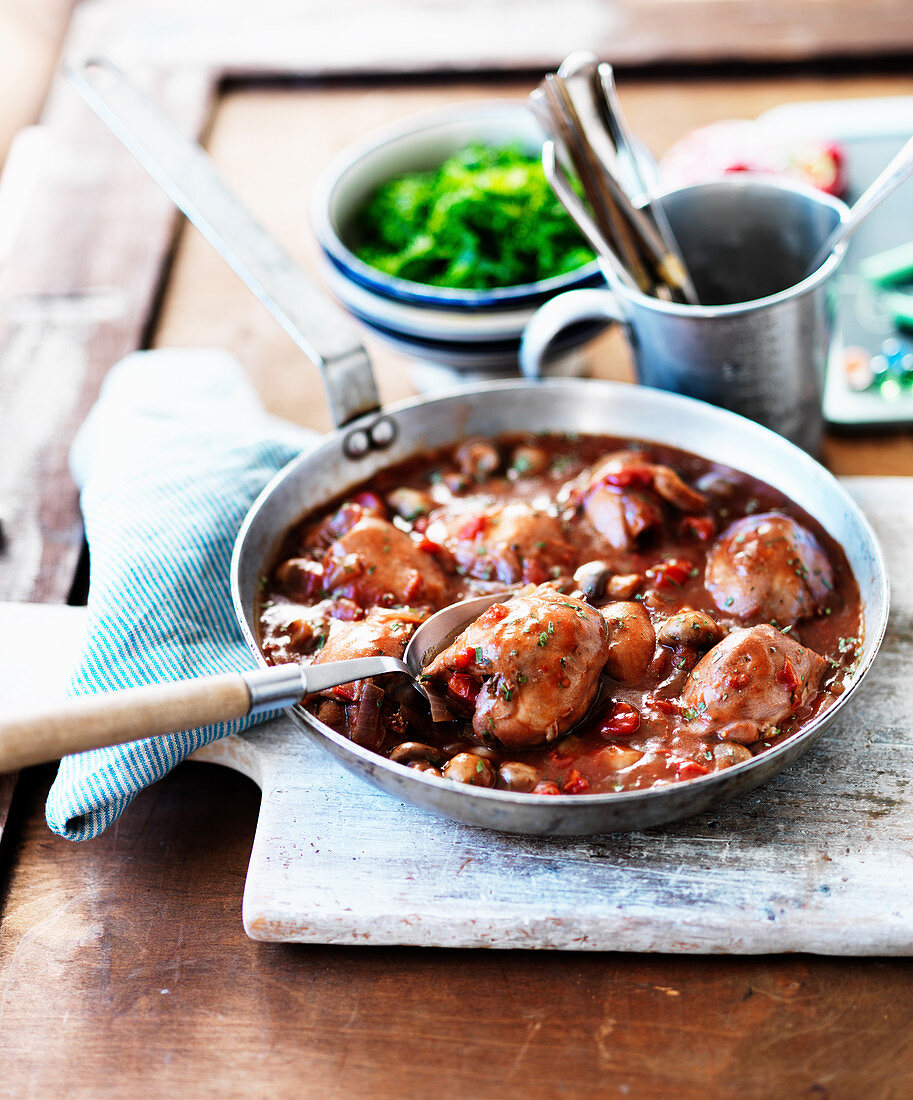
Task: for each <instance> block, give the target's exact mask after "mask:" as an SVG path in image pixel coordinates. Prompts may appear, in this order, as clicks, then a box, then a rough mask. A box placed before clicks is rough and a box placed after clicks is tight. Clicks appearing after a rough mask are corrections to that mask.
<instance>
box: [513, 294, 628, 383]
mask: <svg viewBox="0 0 913 1100" xmlns="http://www.w3.org/2000/svg"><path fill="white" fill-rule="evenodd" d="M588 320H604V321H617V322H618V323H619V324H622V325H624V326H625V331H626V332H627V331H628V318H627V316H626V315H625V311H624V309H623V308H622V306H621V304H620V303H619V301H618V298H617V296H616V295H615V294H614V293H613V292H612V291H611V290H597V289H596V288H589V289H585V290H569V291H568V292H567V293H566V294H559V295H558V296H557V297H555V298H551V299H549V301H547V302H546V303H545V305H544V306H540V308H539V309H538V310H536V312H535V313H534V314H533V316H532V318H531V320H530V321H529V323H528V324H527V326H526V328H525V329H524V330H523V338H522V340H521V341H520V370H521V371H522V372H523V374H524V376H525V377H526V378H531V379H537V378H541V377H542V372H543V367H544V365H545V360H546V357H547V355H548V349H549V347H550V345H551V344H552V342H553V341H554V339H555V337H556V336H558V334H559V333H560V332H562V331H563V330H564V329H566V328H568V327H569V326H570V325H573V324H575V323H576V322H578V321H588Z"/></svg>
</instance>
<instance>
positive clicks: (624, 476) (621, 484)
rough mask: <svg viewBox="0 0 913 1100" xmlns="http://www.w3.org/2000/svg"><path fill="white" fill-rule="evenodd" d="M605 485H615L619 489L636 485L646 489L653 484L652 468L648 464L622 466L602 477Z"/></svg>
mask: <svg viewBox="0 0 913 1100" xmlns="http://www.w3.org/2000/svg"><path fill="white" fill-rule="evenodd" d="M602 481H603V482H604V484H606V485H617V486H618V488H619V489H629V488H630V487H631V486H632V485H636V486H637V487H638V488H640V489H646V488H647V487H648V486H650V485H652V484H653V470H652V469H651V468H650V467H649V466H624V467H622V469H620V470H616V471H615V472H614V473H611V474H606V475H605V477H603V478H602Z"/></svg>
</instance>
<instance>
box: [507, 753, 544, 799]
mask: <svg viewBox="0 0 913 1100" xmlns="http://www.w3.org/2000/svg"><path fill="white" fill-rule="evenodd" d="M539 779H540V774H539V770H538V768H534V767H532V766H531V765H529V764H522V763H521V762H520V761H519V760H505V761H504V763H503V764H502V765H501V767H500V768H499V769H498V786H499V787H503V788H505V789H506V790H508V791H523V792H526V791H531V790H532V789H533V787H535V785H536V784H537V783H538V782H539Z"/></svg>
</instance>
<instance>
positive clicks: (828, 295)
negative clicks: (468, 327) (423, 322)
mask: <svg viewBox="0 0 913 1100" xmlns="http://www.w3.org/2000/svg"><path fill="white" fill-rule="evenodd" d="M662 203H663V207H664V209H665V212H666V214H667V216H668V219H669V222H670V224H671V226H672V229H673V232H674V234H675V237H676V240H677V241H678V245H679V248H680V250H681V253H682V256H683V258H684V261H685V263H686V265H687V267H688V269H689V271H690V273H691V276H692V278H693V280H694V282H695V285H696V288H697V291H698V296H699V298H700V300H701V302H702V303H703V304H701V305H699V306H692V305H683V304H679V303H676V302H669V301H665V300H663V299H660V298H653V297H649V296H648V295H645V294H641V293H640V292H639V291H637V290H633V289H628V288H627V287H625V286H622V285H619V284H618V282H617V281H615V282H614V284H613V285H612V289H611V290H602V289H587V290H574V291H570V292H568V293H566V294H560V295H558V296H557V297H555V298H552V299H551V300H550V301H549V302H547V303H546V304H545V305H544V306H542V308H541V309H539V310H538V311H537V312H536V314H535V315H534V316H533V318H532V319H531V321H530V322H529V324H528V325H527V327H526V330H525V332H524V336H523V342H522V346H521V350H520V365H521V368H522V370H523V373H524V374H525V375H526V376H527V377H528V378H538V377H540V376H541V374H542V367H543V362H544V360H545V359H546V357H547V354H548V350H549V346H550V345H551V343H552V342H553V340H554V339H555V338H556V337H557V336H558V335H559V333H561V332H562V331H563V330H564V329H566V328H567V327H568V326H569V325H573V324H577V323H579V322H581V321H584V320H591V319H594V318H602V319H606V320H611V321H618V322H620V323H621V324H623V325H624V326H625V331H626V334H627V337H628V340H629V342H630V344H631V349H632V352H633V355H634V361H635V365H636V369H637V374H638V380H639V381H640V382H641V383H642V384H643V385H645V386H652V387H654V388H656V389H662V390H671V391H673V392H675V393H682V394H686V395H688V396H689V397H696V398H699V399H701V400H703V401H708V402H710V403H711V404H714V405H719V406H721V407H722V408H725V409H730V410H731V411H732V412H737V413H741V414H742V415H743V416H747V417H749V418H751V419H752V420H756V421H758V422H759V423H761V424H764V425H765V426H766V427H768V428H772V429H773V430H774V431H776V432H779V433H780V435H783V436H785V437H786V438H787V439H789V440H790V441H791V442H793V443H796V444H797V445H798V446H800V447H802V448H803V449H804V450H806V451H808V452H809V453H811V454H815V453H817V451H818V447H819V444H820V440H821V432H822V428H823V416H822V411H821V395H822V388H823V383H824V373H825V370H826V368H827V364H828V360H829V357H833V356H835V355H837V354H839V347H838V344H839V339H838V338H837V334H836V295H835V293H834V284H833V281H832V276H833V275H834V274H835V273H836V271H837V269H838V267H839V266H840V263H841V261H842V259H843V254H844V248H843V247H840V248H838V249H837V250H836V251H835V252H834V253H833V254H832V255H831V256H829V257H828V259H827V260H825V262H824V263H823V264H822V265H821V266H820V267H819V268H818V269H817V270H816V271H813V272H812V273H811V274H810V275H808V276H807V277H806V275H805V273H806V271H807V269H808V266H809V264H810V263H811V261H812V259H813V257H814V255H815V252H816V251H817V249H818V248H819V247H820V246H821V244H823V242H824V240H825V238H826V237H827V235H828V234H829V233H830V232H831V230H832V229H833V228H834V227H835V226H836V225H837V224H838V223H839V222H841V221H843V220H844V219H845V218H846V217H847V214H848V212H849V210H848V207H847V206H846V204H845V203H843V202H841V201H840V200H839V199H836V198H833V197H832V196H830V195H827V194H825V193H824V192H822V191H817V190H815V189H813V188H810V187H805V186H803V185H801V184H797V183H792V182H790V181H785V180H780V179H776V178H772V177H769V176H767V177H764V176H751V175H741V174H740V175H737V176H730V177H727V178H725V179H721V180H718V181H714V182H711V183H699V184H694V185H692V186H689V187H683V188H679V189H677V190H674V191H669V192H667V193H666V194H665V195H663V196H662Z"/></svg>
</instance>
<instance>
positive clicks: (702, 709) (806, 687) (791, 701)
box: [681, 623, 827, 745]
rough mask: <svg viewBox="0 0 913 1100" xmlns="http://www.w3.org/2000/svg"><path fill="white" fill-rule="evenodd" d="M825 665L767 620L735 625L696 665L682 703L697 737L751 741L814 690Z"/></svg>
mask: <svg viewBox="0 0 913 1100" xmlns="http://www.w3.org/2000/svg"><path fill="white" fill-rule="evenodd" d="M826 667H827V663H826V662H825V660H824V659H823V658H822V657H819V656H818V654H817V653H815V652H814V650H811V649H807V648H806V647H805V646H803V645H800V644H799V643H798V642H797V641H795V640H794V639H793V638H790V637H788V636H787V635H786V634H781V633H780V631H779V630H777V629H776V627H773V626H771V625H770V624H769V623H763V624H761V625H760V626H752V627H739V628H738V629H736V630H734V631H733V632H732V633H731V634H730V635H729V636H728V637H726V638H724V639H723V641H722V642H720V643H719V645H716V646H714V647H713V649H711V650H710V652H709V653H706V654H705V655H704V656H703V657H702V658H701V660H700V661H699V662H698V663H697V665H696V666H695V668H694V670H693V671H692V673H691V675H690V677H689V679H688V683H687V686H686V687H685V690H684V691H683V692H682V697H681V701H682V704H683V705H684V707H685V708H686V709H685V710H684V716H685V718H686V719H687V720H688V722H689V726H690V727H691V728H692V729H694V730H695V731H696V732H698V733H700V734H701V735H702V736H709V735H711V734H716V735H717V736H719V737H720V738H722V739H723V740H728V741H738V742H740V743H741V744H743V745H750V744H752V743H754V742H755V741H757V740H758V739H759V738H760V737H761V735H762V734H763V733H764V732H765V731H767V730H770V729H772V728H775V727H777V726H779V725H780V724H781V723H782V722H783V721H784V720H785V719H787V718H789V717H791V716H792V715H793V714H795V713H796V712H797V711H798V710H799V709H800V708H801V707H802V706H803V705H804V704H805V703H806V702H808V700H809V699H810V698H811V697H812V696H813V695H814V694H815V693H816V692H817V691H818V688H819V686H820V684H821V678H822V676H823V675H824V671H825V669H826Z"/></svg>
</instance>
